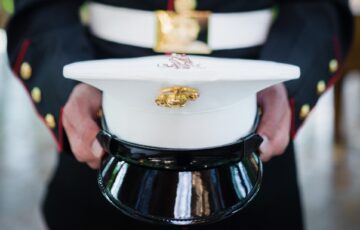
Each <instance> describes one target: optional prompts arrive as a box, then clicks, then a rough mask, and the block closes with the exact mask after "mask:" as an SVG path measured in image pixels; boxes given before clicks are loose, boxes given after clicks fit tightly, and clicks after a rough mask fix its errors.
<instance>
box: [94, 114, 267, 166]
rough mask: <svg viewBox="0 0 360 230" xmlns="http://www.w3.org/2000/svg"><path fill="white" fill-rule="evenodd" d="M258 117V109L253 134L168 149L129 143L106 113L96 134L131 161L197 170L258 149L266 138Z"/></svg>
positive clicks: (106, 147)
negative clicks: (214, 144)
mask: <svg viewBox="0 0 360 230" xmlns="http://www.w3.org/2000/svg"><path fill="white" fill-rule="evenodd" d="M259 120H260V113H259V112H258V115H257V116H256V119H255V122H254V126H253V129H252V131H251V132H250V134H248V135H247V136H245V137H243V138H241V139H239V140H238V141H236V142H234V143H231V144H228V145H223V146H219V147H215V148H204V149H193V150H192V149H167V148H156V147H151V146H143V145H138V144H134V143H130V142H127V141H124V140H121V139H119V138H118V137H116V136H114V135H112V134H110V133H109V132H108V131H107V126H106V123H105V118H104V117H102V127H103V130H102V131H100V132H99V133H98V134H97V139H98V141H99V142H100V144H101V145H102V147H103V148H104V151H105V152H107V153H109V154H111V155H112V156H114V157H115V158H117V159H118V160H121V161H125V162H128V163H130V164H136V165H139V166H145V167H150V168H157V169H167V170H177V171H194V170H201V169H208V168H214V167H219V166H222V165H227V164H231V163H236V162H239V161H241V160H242V159H243V157H244V155H245V154H252V153H256V152H257V151H258V148H259V146H260V144H261V143H262V141H263V139H262V138H261V136H260V135H258V134H256V133H255V132H256V128H257V126H258V123H259Z"/></svg>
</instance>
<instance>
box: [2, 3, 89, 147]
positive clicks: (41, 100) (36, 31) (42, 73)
mask: <svg viewBox="0 0 360 230" xmlns="http://www.w3.org/2000/svg"><path fill="white" fill-rule="evenodd" d="M81 4H82V1H76V0H67V1H65V0H17V1H15V14H14V16H13V18H12V19H11V20H10V23H9V24H8V27H7V33H8V55H9V60H10V63H11V66H12V69H13V72H14V74H15V76H16V77H17V78H18V79H19V80H20V82H21V83H22V84H23V86H24V88H25V89H26V91H27V92H28V93H29V96H31V100H32V102H33V104H34V107H35V109H36V111H37V113H38V116H39V118H40V119H41V120H42V121H43V122H44V123H45V125H46V126H47V127H48V129H49V130H50V132H51V134H52V136H53V138H54V140H55V142H56V144H57V147H58V151H60V152H61V151H65V150H68V142H67V141H66V137H65V133H64V130H63V127H62V123H61V116H62V108H63V106H64V104H65V103H66V101H67V99H68V96H69V94H70V92H71V91H72V89H73V87H74V86H75V85H76V84H77V82H75V81H72V80H67V79H65V78H64V77H63V74H62V69H63V66H64V65H66V64H68V63H71V62H74V61H81V60H87V59H92V58H93V57H94V54H93V50H92V47H91V44H90V42H89V41H88V38H87V34H86V30H85V29H84V27H83V25H82V24H81V22H80V19H79V8H80V6H81Z"/></svg>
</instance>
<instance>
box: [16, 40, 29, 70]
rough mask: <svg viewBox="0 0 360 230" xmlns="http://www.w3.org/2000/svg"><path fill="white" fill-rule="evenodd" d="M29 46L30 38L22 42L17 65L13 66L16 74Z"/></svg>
mask: <svg viewBox="0 0 360 230" xmlns="http://www.w3.org/2000/svg"><path fill="white" fill-rule="evenodd" d="M29 46H30V40H28V39H25V40H24V41H23V43H22V44H21V48H20V52H19V55H18V56H17V58H16V61H15V65H14V67H13V72H14V73H15V75H18V74H19V71H20V65H21V62H22V61H23V60H24V58H25V54H26V51H27V50H28V48H29Z"/></svg>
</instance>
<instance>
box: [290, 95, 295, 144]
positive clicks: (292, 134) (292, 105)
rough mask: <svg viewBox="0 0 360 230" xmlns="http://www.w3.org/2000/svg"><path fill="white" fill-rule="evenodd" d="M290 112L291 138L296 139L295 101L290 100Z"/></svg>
mask: <svg viewBox="0 0 360 230" xmlns="http://www.w3.org/2000/svg"><path fill="white" fill-rule="evenodd" d="M289 103H290V110H291V126H290V137H291V139H294V138H295V136H296V133H297V130H296V124H295V99H294V98H290V101H289Z"/></svg>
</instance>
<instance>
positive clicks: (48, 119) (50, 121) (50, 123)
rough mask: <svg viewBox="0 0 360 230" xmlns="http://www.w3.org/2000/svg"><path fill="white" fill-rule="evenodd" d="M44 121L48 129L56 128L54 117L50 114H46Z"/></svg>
mask: <svg viewBox="0 0 360 230" xmlns="http://www.w3.org/2000/svg"><path fill="white" fill-rule="evenodd" d="M45 121H46V124H47V126H49V127H50V128H52V129H53V128H55V127H56V122H55V118H54V115H52V114H51V113H48V114H46V116H45Z"/></svg>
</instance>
